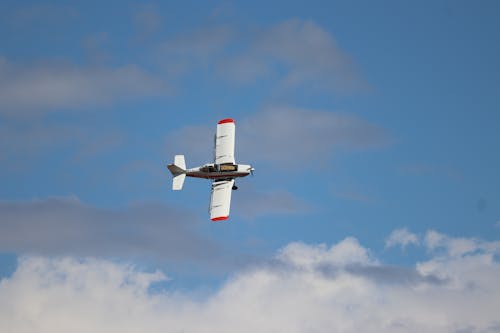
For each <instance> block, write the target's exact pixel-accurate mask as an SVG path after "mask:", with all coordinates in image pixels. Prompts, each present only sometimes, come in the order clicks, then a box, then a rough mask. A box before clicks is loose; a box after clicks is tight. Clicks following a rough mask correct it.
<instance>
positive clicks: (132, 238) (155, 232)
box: [0, 198, 222, 261]
mask: <svg viewBox="0 0 500 333" xmlns="http://www.w3.org/2000/svg"><path fill="white" fill-rule="evenodd" d="M200 223H202V222H201V221H199V220H198V219H196V218H195V216H194V215H192V214H190V213H188V212H185V211H182V210H180V209H176V208H173V207H169V206H164V205H157V204H136V205H130V206H129V207H127V208H125V209H120V210H106V209H101V208H96V207H92V206H89V205H86V204H84V203H82V202H80V201H79V200H78V199H77V198H49V199H45V200H34V201H31V202H9V201H7V202H5V201H4V202H2V201H0V252H15V253H36V254H45V255H68V254H70V255H77V256H150V257H154V258H161V259H165V260H187V261H210V260H211V259H213V258H215V257H217V258H219V257H220V256H221V255H222V253H221V251H222V250H221V248H220V247H219V245H217V244H216V243H214V242H212V241H210V240H209V239H207V238H205V237H204V236H202V234H201V233H200V232H199V228H197V227H199V224H200Z"/></svg>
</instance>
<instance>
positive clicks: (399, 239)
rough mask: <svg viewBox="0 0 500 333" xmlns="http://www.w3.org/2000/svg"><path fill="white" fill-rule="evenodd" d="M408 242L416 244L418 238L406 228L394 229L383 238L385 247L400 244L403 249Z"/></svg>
mask: <svg viewBox="0 0 500 333" xmlns="http://www.w3.org/2000/svg"><path fill="white" fill-rule="evenodd" d="M409 244H413V245H418V244H419V239H418V236H417V235H416V234H414V233H412V232H409V231H408V229H406V228H403V229H396V230H394V231H393V232H391V234H390V235H389V237H387V239H386V240H385V247H387V248H389V247H393V246H397V245H400V246H401V247H402V248H403V249H404V248H405V247H406V246H407V245H409Z"/></svg>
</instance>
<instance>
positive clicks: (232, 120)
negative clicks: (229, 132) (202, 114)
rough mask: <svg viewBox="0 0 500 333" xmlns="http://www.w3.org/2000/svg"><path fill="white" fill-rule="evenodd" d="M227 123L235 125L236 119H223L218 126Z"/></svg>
mask: <svg viewBox="0 0 500 333" xmlns="http://www.w3.org/2000/svg"><path fill="white" fill-rule="evenodd" d="M225 123H234V119H232V118H226V119H222V120H219V122H218V123H217V124H225Z"/></svg>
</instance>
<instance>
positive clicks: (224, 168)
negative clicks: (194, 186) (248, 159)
mask: <svg viewBox="0 0 500 333" xmlns="http://www.w3.org/2000/svg"><path fill="white" fill-rule="evenodd" d="M251 171H253V168H252V167H251V166H250V165H247V164H213V163H210V164H205V165H203V166H200V167H197V168H191V169H187V170H186V176H187V177H194V178H205V179H232V178H238V177H246V176H248V175H249V174H250V173H251Z"/></svg>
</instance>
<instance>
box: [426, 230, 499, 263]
mask: <svg viewBox="0 0 500 333" xmlns="http://www.w3.org/2000/svg"><path fill="white" fill-rule="evenodd" d="M425 246H426V247H427V249H428V250H429V251H433V252H436V251H439V250H444V251H445V253H446V255H448V256H450V257H460V256H464V255H470V254H473V253H474V252H476V251H485V252H487V253H495V251H496V252H497V253H498V252H499V249H500V241H495V242H486V241H482V240H479V239H474V238H453V237H449V236H447V235H444V234H442V233H439V232H437V231H435V230H430V231H428V232H427V234H426V235H425Z"/></svg>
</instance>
